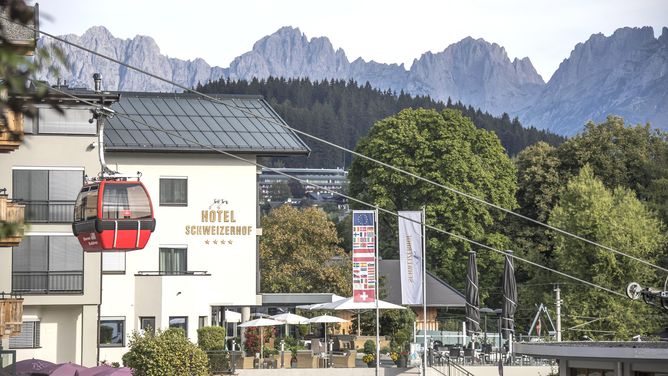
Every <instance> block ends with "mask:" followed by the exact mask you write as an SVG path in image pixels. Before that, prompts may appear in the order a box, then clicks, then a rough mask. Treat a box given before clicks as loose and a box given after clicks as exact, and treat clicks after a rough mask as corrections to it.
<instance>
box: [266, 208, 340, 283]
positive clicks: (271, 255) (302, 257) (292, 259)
mask: <svg viewBox="0 0 668 376" xmlns="http://www.w3.org/2000/svg"><path fill="white" fill-rule="evenodd" d="M262 233H263V236H262V238H261V240H260V265H261V268H262V280H261V286H262V292H332V293H335V294H339V295H342V296H349V295H350V294H351V283H352V275H351V273H352V271H351V264H350V257H349V256H348V255H347V254H346V253H345V252H344V251H343V249H341V248H340V247H339V246H338V243H339V239H338V237H337V233H336V228H335V226H334V223H332V222H331V221H329V220H328V219H327V216H326V215H325V213H324V212H323V211H322V210H320V209H317V208H308V209H304V210H298V209H295V208H293V207H291V206H290V205H283V206H281V207H279V208H277V209H274V210H272V211H271V213H269V214H268V215H267V216H265V217H263V218H262Z"/></svg>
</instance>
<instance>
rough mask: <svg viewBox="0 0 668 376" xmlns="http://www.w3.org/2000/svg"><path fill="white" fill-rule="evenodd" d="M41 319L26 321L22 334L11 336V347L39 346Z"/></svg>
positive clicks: (27, 347)
mask: <svg viewBox="0 0 668 376" xmlns="http://www.w3.org/2000/svg"><path fill="white" fill-rule="evenodd" d="M39 329H40V325H39V321H24V322H23V324H22V325H21V334H19V335H18V336H16V337H9V348H10V349H36V348H39Z"/></svg>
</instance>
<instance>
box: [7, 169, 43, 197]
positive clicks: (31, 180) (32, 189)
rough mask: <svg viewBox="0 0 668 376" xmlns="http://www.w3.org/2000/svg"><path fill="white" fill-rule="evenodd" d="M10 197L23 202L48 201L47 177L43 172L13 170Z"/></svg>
mask: <svg viewBox="0 0 668 376" xmlns="http://www.w3.org/2000/svg"><path fill="white" fill-rule="evenodd" d="M13 180H14V188H13V193H12V196H13V198H15V199H18V200H23V201H46V200H48V196H47V192H48V183H47V180H48V176H47V171H44V170H14V171H13Z"/></svg>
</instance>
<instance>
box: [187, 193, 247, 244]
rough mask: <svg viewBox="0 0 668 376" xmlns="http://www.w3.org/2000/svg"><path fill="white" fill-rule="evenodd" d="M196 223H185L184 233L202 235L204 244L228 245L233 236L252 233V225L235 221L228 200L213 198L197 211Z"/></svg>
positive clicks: (234, 212) (235, 217)
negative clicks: (205, 206) (209, 203)
mask: <svg viewBox="0 0 668 376" xmlns="http://www.w3.org/2000/svg"><path fill="white" fill-rule="evenodd" d="M197 220H198V223H197V224H193V223H190V224H187V225H186V227H185V234H186V235H191V236H202V237H203V238H204V244H205V245H221V246H224V245H230V244H233V243H234V240H233V237H237V236H249V235H253V226H252V225H249V224H244V223H239V222H237V215H236V211H235V210H234V209H231V208H229V207H228V202H227V201H226V200H223V199H215V200H213V203H212V204H211V205H209V207H208V208H204V209H202V210H201V211H200V212H199V218H197Z"/></svg>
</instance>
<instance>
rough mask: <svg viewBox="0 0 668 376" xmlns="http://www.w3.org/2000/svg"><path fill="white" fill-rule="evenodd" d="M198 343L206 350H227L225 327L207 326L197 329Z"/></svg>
mask: <svg viewBox="0 0 668 376" xmlns="http://www.w3.org/2000/svg"><path fill="white" fill-rule="evenodd" d="M197 345H198V346H199V347H200V348H201V349H202V350H204V351H216V350H225V328H223V327H222V326H205V327H203V328H199V329H197Z"/></svg>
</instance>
